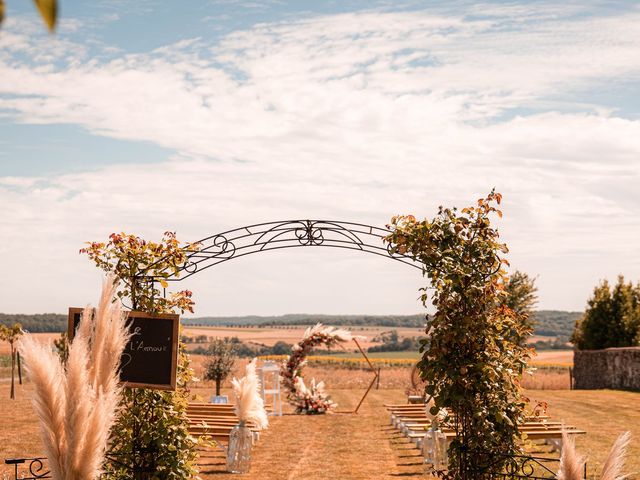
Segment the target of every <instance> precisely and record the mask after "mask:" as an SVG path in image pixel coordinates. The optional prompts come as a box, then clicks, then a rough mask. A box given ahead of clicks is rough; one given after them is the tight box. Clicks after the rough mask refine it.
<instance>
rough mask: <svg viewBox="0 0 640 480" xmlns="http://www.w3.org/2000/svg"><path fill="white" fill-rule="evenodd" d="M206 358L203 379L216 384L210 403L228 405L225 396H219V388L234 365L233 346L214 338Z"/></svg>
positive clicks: (224, 340)
mask: <svg viewBox="0 0 640 480" xmlns="http://www.w3.org/2000/svg"><path fill="white" fill-rule="evenodd" d="M207 356H208V358H207V361H206V363H205V372H204V378H205V379H206V380H213V381H215V382H216V394H215V396H213V397H211V403H229V399H228V397H227V396H226V395H220V387H221V386H222V383H223V382H224V381H225V379H226V378H227V377H228V376H229V374H230V373H231V370H233V366H234V364H235V363H236V358H237V356H236V352H235V349H234V348H233V344H232V343H231V342H229V341H228V340H227V339H222V338H216V339H215V340H214V341H213V342H212V343H211V345H210V346H209V348H208V350H207Z"/></svg>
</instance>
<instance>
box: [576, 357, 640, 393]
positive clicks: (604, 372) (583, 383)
mask: <svg viewBox="0 0 640 480" xmlns="http://www.w3.org/2000/svg"><path fill="white" fill-rule="evenodd" d="M573 379H574V384H573V388H575V389H582V390H595V389H599V388H611V389H620V390H623V389H624V390H640V347H630V348H607V349H605V350H577V351H575V352H574V353H573Z"/></svg>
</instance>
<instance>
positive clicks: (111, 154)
mask: <svg viewBox="0 0 640 480" xmlns="http://www.w3.org/2000/svg"><path fill="white" fill-rule="evenodd" d="M60 10H61V23H60V25H59V29H58V31H57V33H56V35H54V36H50V35H49V34H47V33H46V32H45V29H44V27H43V25H42V24H41V22H40V21H39V19H38V18H37V16H36V14H35V12H34V8H33V6H32V5H31V3H30V2H19V1H13V2H9V5H8V12H7V13H8V19H7V20H6V22H5V24H4V25H3V27H2V29H1V30H0V205H2V209H1V210H0V234H1V236H2V238H3V241H2V243H0V258H1V259H2V264H3V267H4V269H5V271H6V272H7V275H5V276H3V278H2V279H0V291H2V292H3V295H2V297H1V298H0V311H5V312H43V311H57V312H63V311H65V309H66V307H67V306H69V305H82V304H84V303H87V302H90V301H92V300H93V299H94V297H95V294H96V292H97V289H98V286H99V283H100V275H99V272H97V271H96V270H95V269H94V268H93V267H91V265H90V264H89V262H88V261H87V260H86V259H83V258H82V257H80V256H79V255H78V253H77V252H78V249H79V248H81V247H82V244H83V242H85V241H88V240H100V239H105V238H106V237H107V236H108V235H109V233H111V232H112V231H120V230H125V231H128V232H132V233H137V234H140V235H143V236H145V237H147V238H158V237H160V236H161V234H162V232H164V231H165V230H167V229H171V230H176V231H177V232H178V235H179V237H180V238H182V239H185V240H196V239H198V238H201V237H205V236H207V235H210V234H213V233H216V232H218V231H223V230H227V229H231V228H234V227H238V226H242V225H245V224H251V223H257V222H262V221H271V220H278V219H282V218H314V217H316V218H317V217H322V218H330V219H339V220H348V221H356V222H363V223H370V224H373V225H380V226H382V225H384V224H385V223H386V222H387V221H388V219H389V218H390V217H391V216H392V215H394V214H398V213H413V214H415V215H417V216H420V217H423V216H432V215H434V213H435V212H436V209H437V206H438V205H441V204H445V205H459V206H463V205H465V204H467V203H472V202H474V201H475V199H476V198H478V197H479V196H481V195H483V194H485V193H486V192H487V191H489V190H490V189H491V188H492V187H494V186H495V187H496V188H497V189H498V190H499V191H501V192H502V193H503V194H504V198H505V218H504V219H503V220H502V221H501V223H500V224H499V227H500V230H501V232H502V235H503V238H504V239H505V241H507V242H508V243H509V245H510V248H511V254H510V260H511V263H512V265H514V267H516V268H519V269H522V270H525V271H527V272H529V273H530V274H532V275H534V276H537V278H538V280H537V282H538V286H539V288H540V306H541V307H542V308H558V309H572V310H577V309H582V308H583V307H584V305H585V303H586V299H587V297H588V295H589V293H590V292H591V290H592V288H593V286H594V285H595V284H596V283H597V282H598V281H599V280H600V279H602V278H609V279H612V278H614V277H615V276H616V275H617V274H619V273H622V274H625V275H626V276H627V277H629V278H631V279H634V280H636V279H639V278H640V260H639V259H640V256H639V255H638V253H639V252H638V247H637V238H638V236H639V234H640V222H638V221H637V219H638V214H637V212H638V211H640V190H639V189H638V188H637V185H638V181H639V180H640V163H639V158H640V156H639V153H640V118H639V114H640V101H639V100H638V99H639V98H640V81H639V78H640V7H639V5H638V4H637V2H518V1H510V2H483V3H478V2H450V1H447V2H418V1H414V2H389V1H381V2H365V1H361V2H358V1H353V2H348V1H347V2H345V1H341V2H337V1H336V2H285V1H266V2H265V1H255V2H240V1H234V0H222V1H208V2H203V1H193V2H150V1H138V2H128V1H112V2H106V1H104V2H77V1H74V2H70V1H63V2H61V8H60ZM327 250H329V251H316V250H314V251H303V252H300V251H298V250H296V251H290V252H279V253H270V254H264V255H261V256H254V257H249V258H248V259H243V260H237V261H234V262H229V263H228V264H227V265H224V266H222V267H219V268H217V269H212V270H210V271H209V273H207V274H203V275H199V276H197V277H195V278H194V280H193V281H191V280H190V281H189V284H188V285H185V287H187V288H190V289H192V290H194V292H195V294H196V301H197V304H198V306H199V308H198V313H199V314H202V315H205V314H206V315H215V314H220V315H232V314H260V313H262V314H274V313H287V312H318V313H414V312H417V311H420V309H421V307H420V305H419V302H418V301H417V297H418V293H417V289H418V288H419V287H420V286H421V285H422V284H423V283H424V280H423V279H422V278H420V277H419V275H418V276H416V274H415V272H412V271H407V269H406V268H404V267H402V266H398V265H396V264H393V263H392V262H384V261H381V260H380V259H378V258H375V257H371V258H370V257H366V256H362V255H358V254H345V253H343V252H338V253H336V252H334V251H331V250H330V249H327ZM214 270H215V271H214ZM248 299H251V300H250V301H249V300H248Z"/></svg>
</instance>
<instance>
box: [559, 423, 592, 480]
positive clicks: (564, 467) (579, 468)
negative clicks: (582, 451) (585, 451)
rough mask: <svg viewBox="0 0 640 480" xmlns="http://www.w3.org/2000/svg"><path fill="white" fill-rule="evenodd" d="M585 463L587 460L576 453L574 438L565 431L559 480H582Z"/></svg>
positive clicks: (563, 433)
mask: <svg viewBox="0 0 640 480" xmlns="http://www.w3.org/2000/svg"><path fill="white" fill-rule="evenodd" d="M585 462H586V459H585V458H584V457H582V456H580V455H578V452H577V451H576V443H575V440H574V438H573V437H571V436H569V435H568V434H567V432H566V431H563V432H562V454H561V456H560V470H559V471H558V480H582V478H583V473H584V464H585Z"/></svg>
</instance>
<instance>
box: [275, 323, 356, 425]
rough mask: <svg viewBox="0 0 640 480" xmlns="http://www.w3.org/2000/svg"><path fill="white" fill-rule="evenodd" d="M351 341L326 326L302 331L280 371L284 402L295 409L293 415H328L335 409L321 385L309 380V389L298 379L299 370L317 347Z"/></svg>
mask: <svg viewBox="0 0 640 480" xmlns="http://www.w3.org/2000/svg"><path fill="white" fill-rule="evenodd" d="M352 339H353V336H352V335H351V333H350V332H349V331H347V330H342V329H337V328H335V327H325V326H324V325H322V324H321V323H318V324H317V325H315V326H314V327H309V328H307V330H305V332H304V335H303V337H302V340H301V341H300V343H298V344H297V345H294V346H293V348H292V352H291V355H289V356H288V357H287V358H286V359H285V360H284V361H283V363H282V367H281V368H280V374H281V376H282V385H283V387H284V388H285V389H286V390H287V400H288V401H289V403H290V404H291V405H293V406H295V407H296V413H299V414H307V415H314V414H320V413H327V412H331V410H333V409H334V408H335V407H336V406H337V405H336V404H335V403H334V402H333V401H331V398H330V397H329V395H328V394H327V392H326V391H325V389H324V382H318V383H316V381H315V379H312V380H311V383H310V385H309V386H307V385H305V383H304V380H303V379H302V376H301V373H302V368H303V367H304V365H305V364H306V358H307V356H308V355H309V353H311V350H313V349H314V348H315V347H316V346H318V345H325V346H326V347H328V348H331V347H333V346H335V345H338V344H339V343H342V342H348V341H350V340H352Z"/></svg>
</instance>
